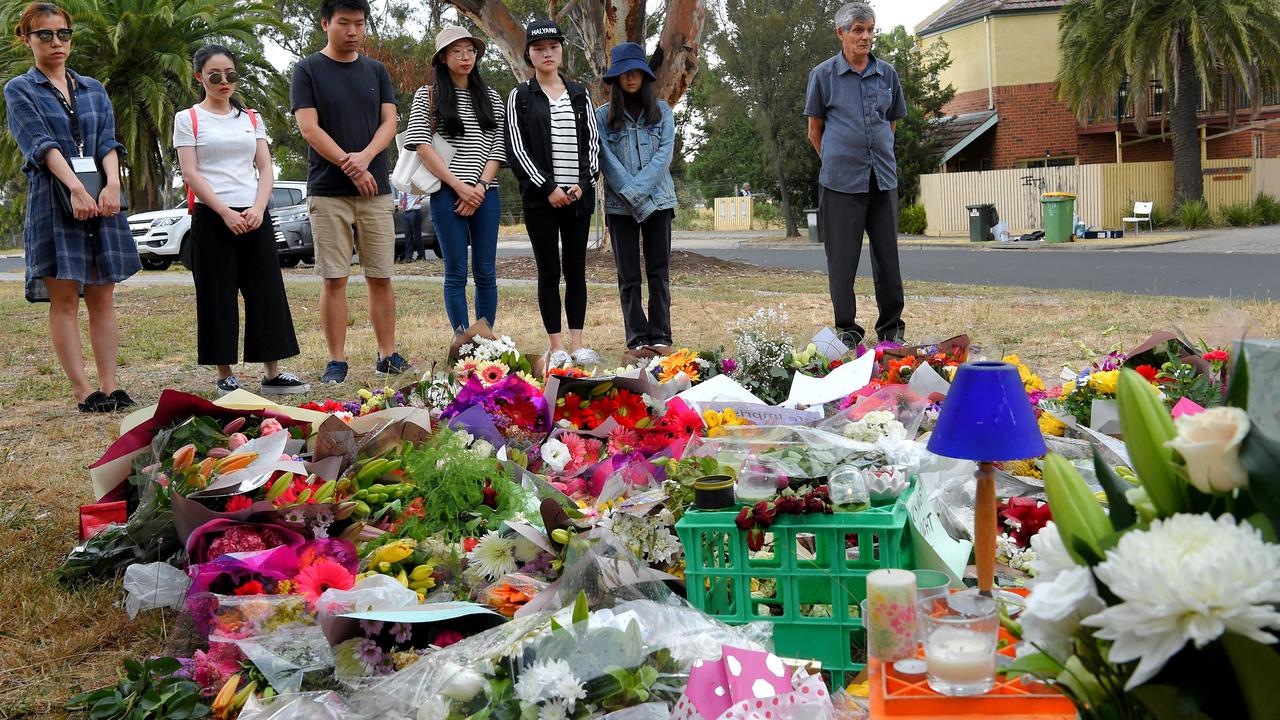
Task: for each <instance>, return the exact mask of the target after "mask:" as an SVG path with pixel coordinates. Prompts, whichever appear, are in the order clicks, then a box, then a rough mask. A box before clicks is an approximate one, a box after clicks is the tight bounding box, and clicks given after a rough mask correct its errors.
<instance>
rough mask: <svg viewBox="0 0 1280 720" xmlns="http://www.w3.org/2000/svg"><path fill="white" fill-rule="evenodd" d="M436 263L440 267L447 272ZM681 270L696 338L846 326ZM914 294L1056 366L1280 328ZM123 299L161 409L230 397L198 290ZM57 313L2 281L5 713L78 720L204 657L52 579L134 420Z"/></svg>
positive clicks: (431, 313)
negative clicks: (61, 355) (51, 318)
mask: <svg viewBox="0 0 1280 720" xmlns="http://www.w3.org/2000/svg"><path fill="white" fill-rule="evenodd" d="M424 267H426V266H419V268H424ZM427 271H429V272H435V273H438V266H433V267H430V268H429V270H427ZM418 272H424V270H421V269H420V270H419V271H418ZM294 274H295V273H290V276H291V277H292V276H293V275H294ZM591 275H592V279H593V281H596V282H599V283H603V284H598V285H593V286H592V288H591V291H590V292H591V305H590V308H589V311H588V323H589V326H588V328H587V337H588V339H589V340H590V342H591V343H593V344H594V345H595V346H596V347H597V348H598V349H600V350H601V351H604V352H607V353H610V354H611V355H612V357H613V358H616V357H618V355H619V354H620V352H621V350H622V349H623V334H622V329H621V321H620V313H619V309H618V303H617V300H616V294H615V293H616V291H615V290H614V289H613V286H612V283H613V282H614V278H613V273H612V261H611V260H610V259H609V258H608V256H604V257H603V258H599V257H598V258H594V259H593V261H592V271H591ZM499 276H500V277H503V278H531V277H532V260H530V259H511V260H504V261H503V266H502V268H500V270H499ZM673 280H674V284H675V285H676V288H675V290H674V292H673V295H674V307H673V315H674V317H675V318H676V340H677V342H678V343H683V344H688V345H691V346H716V345H723V344H726V343H728V341H729V338H728V336H727V333H726V330H725V325H726V323H728V322H729V321H731V320H733V319H735V318H738V317H741V316H744V315H747V314H749V313H750V312H752V311H753V310H754V309H755V308H757V307H760V306H763V305H769V304H775V303H785V304H786V308H787V311H788V312H789V314H790V318H791V321H792V323H793V326H794V333H795V335H796V337H797V338H800V337H808V336H810V335H811V334H812V333H813V332H815V331H816V330H818V329H819V328H820V327H822V325H823V324H824V323H827V322H829V318H830V306H829V303H828V300H827V298H826V296H825V291H826V281H825V277H824V276H822V275H817V274H813V273H803V272H785V271H784V272H773V271H761V270H759V269H754V268H750V267H746V266H741V265H735V264H733V263H724V262H720V261H715V262H712V263H710V264H708V263H702V262H697V261H696V258H690V257H688V256H686V255H681V256H679V257H677V260H676V263H675V267H674V268H673ZM397 288H398V302H399V334H400V346H401V348H402V350H403V352H404V353H405V355H406V356H407V357H409V358H410V359H411V360H412V361H414V362H415V363H416V364H417V366H418V367H419V369H422V370H425V369H427V368H429V367H430V366H431V364H432V361H433V360H435V359H438V358H441V357H442V356H443V354H444V350H445V348H446V346H447V341H448V340H449V339H450V333H449V330H448V324H447V322H446V320H445V318H444V311H443V307H442V303H441V285H440V281H439V279H438V275H437V276H436V277H421V278H414V279H411V280H404V281H402V282H401V283H399V284H398V285H397ZM870 290H871V288H870V287H869V285H868V286H866V287H862V286H861V285H860V287H859V297H862V298H869V297H870ZM907 292H908V294H909V297H908V301H907V314H906V321H907V327H908V329H909V332H910V337H911V338H912V339H919V340H922V341H924V340H929V339H934V340H936V339H943V338H946V337H949V336H951V335H954V334H957V333H960V332H968V333H969V334H970V335H971V336H973V338H974V341H975V342H976V343H978V344H981V345H984V346H986V347H987V348H989V349H998V350H1000V351H1003V352H1017V353H1018V354H1020V355H1021V356H1022V357H1023V358H1024V360H1026V361H1027V362H1029V363H1030V364H1031V365H1032V366H1033V367H1037V368H1039V369H1040V370H1041V372H1042V373H1048V374H1054V375H1056V369H1057V368H1058V367H1060V366H1061V364H1063V363H1068V364H1072V365H1077V364H1079V363H1082V362H1085V361H1087V360H1089V359H1091V358H1092V357H1093V355H1094V353H1096V352H1098V351H1106V350H1110V349H1113V348H1121V347H1128V346H1131V345H1133V344H1135V343H1136V342H1138V341H1140V340H1142V339H1144V338H1145V337H1146V335H1147V334H1148V333H1149V332H1150V331H1152V330H1156V329H1161V328H1166V327H1170V326H1177V327H1179V328H1181V329H1182V330H1184V331H1185V332H1187V333H1188V334H1189V335H1191V336H1193V337H1194V336H1203V337H1205V338H1206V339H1208V340H1211V341H1213V340H1224V339H1226V337H1227V335H1226V332H1225V330H1226V329H1227V328H1230V327H1234V326H1238V325H1239V324H1241V322H1242V321H1244V320H1249V321H1251V322H1252V324H1253V327H1254V332H1255V334H1257V335H1262V336H1268V337H1280V304H1277V303H1257V302H1248V303H1240V304H1238V305H1235V306H1233V307H1229V306H1227V305H1226V304H1225V303H1222V302H1219V301H1211V300H1184V299H1175V298H1157V297H1143V296H1132V295H1121V294H1104V293H1085V292H1060V291H1043V290H1034V289H1016V288H1014V289H1011V288H988V287H972V286H951V285H940V284H924V283H908V285H907ZM289 293H290V299H291V303H292V308H293V317H294V321H295V324H296V326H297V328H298V335H299V340H300V342H301V346H302V348H303V355H302V357H301V358H298V359H295V360H293V361H289V362H288V363H286V365H285V367H286V369H290V370H296V371H298V372H299V374H301V375H304V376H306V377H310V378H314V377H315V376H316V375H317V374H318V372H319V371H320V369H321V368H322V366H323V363H324V361H325V359H326V358H325V357H324V350H323V348H324V340H323V337H322V336H321V333H320V330H319V321H318V317H317V294H318V285H317V284H316V283H314V282H311V281H305V280H303V279H301V278H296V279H294V281H291V282H290V284H289ZM118 299H119V300H118V305H119V311H120V324H121V329H122V342H121V352H120V364H121V366H122V368H121V378H122V382H123V385H124V387H126V388H127V389H128V390H129V391H130V392H131V393H132V394H133V395H134V397H135V398H138V399H139V400H141V401H143V402H148V401H154V400H155V398H156V397H157V396H158V394H159V392H160V390H161V389H163V388H165V387H175V388H180V389H184V390H189V391H193V392H197V393H201V394H206V395H210V396H212V392H211V391H212V389H213V374H212V373H211V372H210V371H209V370H207V369H204V368H200V367H198V366H196V365H195V338H194V329H193V328H194V321H195V318H194V311H193V293H192V290H191V288H189V287H130V288H125V289H122V290H121V291H120V293H119V295H118ZM351 311H352V312H351V318H352V321H351V329H350V333H349V336H348V343H347V344H348V352H349V355H350V358H351V360H352V374H351V378H350V380H349V382H348V383H347V385H346V386H345V387H343V388H341V389H340V391H339V395H338V396H339V397H344V398H350V397H353V396H354V394H355V391H356V389H357V388H358V387H362V386H366V385H373V384H375V378H374V375H373V373H372V365H373V353H374V349H373V348H374V345H373V337H372V332H371V330H370V328H369V325H368V322H367V320H366V316H365V311H366V302H365V298H364V293H363V288H362V286H359V285H352V288H351ZM46 312H47V310H46V309H45V308H44V307H43V306H38V305H28V304H27V303H26V302H25V301H24V300H23V298H22V289H21V286H20V284H18V283H4V284H0V356H2V357H3V359H4V362H3V363H2V364H0V410H2V412H0V572H2V573H3V574H2V575H0V577H3V578H4V583H3V585H2V586H0V588H2V589H0V719H5V718H16V717H32V716H37V715H39V716H45V715H49V714H52V715H59V714H61V711H60V708H61V706H62V703H63V702H64V701H65V699H66V698H67V697H69V696H70V695H72V694H73V693H75V692H77V691H78V690H79V689H81V688H89V687H95V686H98V685H102V684H104V683H106V682H109V681H112V680H113V678H114V675H115V668H116V667H117V665H118V663H119V661H120V659H121V658H122V657H124V656H129V655H133V656H138V655H146V654H151V653H159V652H168V653H178V654H186V653H187V652H189V650H190V648H189V647H184V645H185V644H186V642H187V639H186V635H185V633H184V632H183V630H182V629H181V628H180V627H176V626H175V623H176V622H177V620H178V618H177V617H176V616H175V615H174V614H172V613H167V612H165V613H162V612H151V613H147V614H144V615H142V616H140V617H139V618H138V619H137V620H136V621H131V620H129V619H128V616H127V615H126V614H125V613H124V611H123V610H122V609H120V608H118V607H116V605H117V603H118V602H119V601H120V600H121V591H120V588H119V584H118V583H106V584H103V585H99V586H95V587H87V588H81V589H76V590H68V589H64V588H61V587H59V586H57V585H56V584H55V583H54V582H53V581H52V580H51V573H52V571H53V569H54V568H55V567H56V566H57V564H58V562H59V561H60V559H61V558H62V557H63V556H64V555H65V554H66V551H67V550H68V548H70V547H71V545H73V544H74V543H75V540H76V523H77V519H76V518H77V507H78V506H79V505H80V504H82V503H87V502H91V501H92V499H93V498H92V497H91V496H90V490H89V484H88V480H87V473H86V472H85V467H86V466H87V465H88V464H89V463H91V462H92V461H93V460H95V459H96V458H97V457H98V455H99V454H100V453H101V452H102V451H103V449H104V448H105V447H106V446H107V444H108V443H109V442H110V441H111V440H112V439H113V438H114V436H115V435H116V433H117V425H118V418H112V417H101V416H97V417H94V416H83V415H80V414H78V413H76V412H74V406H73V404H72V402H71V399H70V398H69V397H68V386H67V383H66V380H65V378H64V377H63V376H62V373H61V370H60V369H59V367H58V365H57V362H56V361H55V359H54V357H53V352H52V349H51V348H50V345H49V341H48V336H47V331H46V326H45V322H46ZM872 312H873V306H872V305H871V304H870V303H868V305H866V306H864V308H863V312H862V315H863V317H862V318H861V320H862V322H863V323H864V324H865V325H867V326H871V325H873V324H874V318H873V317H872ZM537 318H538V313H537V307H536V303H535V300H534V288H533V287H532V284H531V283H529V282H527V281H513V282H511V283H507V284H504V285H503V287H502V288H501V300H500V306H499V313H498V329H499V331H501V332H503V333H507V334H510V335H511V336H513V337H514V338H515V339H516V340H517V342H518V343H519V345H520V346H521V347H522V348H525V349H527V350H528V351H532V352H541V351H542V350H543V349H544V347H545V346H544V342H545V338H544V337H543V336H542V333H541V330H540V328H539V325H538V321H537ZM257 371H258V370H257V368H244V369H243V371H242V377H243V378H247V379H250V380H252V379H254V378H255V377H256V373H257ZM247 384H248V386H249V388H250V389H253V387H254V385H253V384H251V383H247ZM323 395H324V393H322V392H317V393H315V394H314V395H313V398H320V397H322V396H323ZM299 401H301V399H300V400H299Z"/></svg>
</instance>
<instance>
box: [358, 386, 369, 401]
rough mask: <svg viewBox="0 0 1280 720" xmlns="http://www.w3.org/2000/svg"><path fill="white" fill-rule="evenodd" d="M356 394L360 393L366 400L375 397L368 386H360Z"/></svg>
mask: <svg viewBox="0 0 1280 720" xmlns="http://www.w3.org/2000/svg"><path fill="white" fill-rule="evenodd" d="M356 395H359V396H360V397H361V398H362V399H364V400H371V399H373V393H371V392H369V390H368V389H367V388H360V389H359V390H358V391H356Z"/></svg>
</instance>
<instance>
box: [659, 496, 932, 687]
mask: <svg viewBox="0 0 1280 720" xmlns="http://www.w3.org/2000/svg"><path fill="white" fill-rule="evenodd" d="M914 492H916V484H915V483H913V484H912V485H911V487H909V488H908V489H907V491H906V492H904V493H903V494H902V495H900V496H899V497H898V498H897V499H896V500H894V501H892V502H891V503H889V504H885V505H881V506H873V507H871V508H869V509H866V510H862V511H860V512H852V513H833V514H831V515H778V518H777V520H776V521H775V522H774V524H773V525H772V526H770V527H769V529H768V530H766V531H765V542H766V544H765V547H764V548H763V549H762V550H761V551H759V552H755V553H752V552H750V551H749V550H748V549H747V533H745V532H743V531H742V530H739V529H738V527H737V525H736V524H734V518H736V517H737V514H738V513H737V510H736V509H735V510H726V511H714V512H709V511H701V510H697V509H696V508H692V509H690V510H689V511H687V512H686V513H685V514H684V517H682V518H681V519H680V522H678V523H676V532H677V533H678V534H679V536H680V542H681V543H682V544H683V545H684V553H685V584H686V587H687V589H688V596H689V602H690V604H692V605H693V606H694V607H696V608H698V609H699V610H701V611H703V612H705V613H707V614H708V615H710V616H712V617H714V618H716V619H717V620H719V621H721V622H723V623H726V624H728V625H743V624H746V623H749V622H759V621H766V622H772V623H773V624H774V630H773V641H774V652H775V653H777V654H778V655H780V656H782V657H790V658H804V659H810V660H817V661H819V662H821V663H822V670H823V672H824V674H825V675H827V676H828V682H829V683H830V685H831V687H832V688H833V689H834V688H837V687H841V686H843V685H844V684H846V683H847V682H848V681H849V680H851V679H852V677H853V676H854V675H856V674H858V673H859V672H861V671H862V669H863V668H864V667H865V666H866V662H867V660H866V656H867V652H866V647H867V644H866V633H865V631H864V629H863V626H862V617H861V615H862V613H861V611H860V608H859V604H860V603H861V602H862V601H863V600H864V599H865V598H866V597H867V574H868V573H870V572H871V571H873V570H879V569H881V568H899V569H911V568H912V567H914V563H913V556H912V552H911V533H910V529H909V527H908V523H909V521H910V518H909V513H908V511H907V506H908V502H909V501H910V499H911V494H912V493H914Z"/></svg>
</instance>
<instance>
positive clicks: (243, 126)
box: [173, 45, 310, 395]
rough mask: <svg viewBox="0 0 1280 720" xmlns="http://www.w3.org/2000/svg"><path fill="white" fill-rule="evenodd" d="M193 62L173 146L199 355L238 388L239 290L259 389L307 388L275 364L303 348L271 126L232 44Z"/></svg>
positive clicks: (226, 387) (222, 382) (225, 389)
mask: <svg viewBox="0 0 1280 720" xmlns="http://www.w3.org/2000/svg"><path fill="white" fill-rule="evenodd" d="M191 65H192V68H193V69H194V70H195V76H196V80H197V81H198V82H199V83H200V103H199V104H198V105H195V106H193V107H191V108H188V109H185V110H182V111H180V112H178V114H177V115H176V116H174V122H173V145H174V147H175V148H176V149H177V151H178V162H179V164H180V165H181V166H182V177H183V179H184V180H186V182H187V188H188V194H187V201H188V203H190V204H189V206H188V207H189V209H190V211H191V213H192V217H191V238H190V240H191V243H192V252H191V260H192V268H193V269H192V272H193V274H194V276H195V285H196V338H197V361H198V362H199V363H200V364H201V365H215V366H217V368H218V379H217V388H218V391H219V392H220V393H222V394H226V393H229V392H232V391H233V390H237V389H239V388H240V383H239V381H238V380H236V376H235V374H234V373H233V372H232V370H231V366H232V365H234V364H236V363H237V362H238V357H239V354H238V352H237V350H238V346H239V341H240V338H239V335H240V315H239V311H238V308H237V304H238V302H237V295H243V296H244V315H245V323H244V361H245V362H247V363H249V362H260V363H262V364H263V366H264V368H265V369H266V374H265V375H263V377H262V385H261V392H262V394H264V395H288V394H293V393H302V392H306V391H307V390H308V389H310V388H309V386H308V385H307V384H306V383H303V382H302V381H301V380H299V379H298V377H297V376H296V375H294V374H293V373H282V372H280V368H279V361H280V360H281V359H283V358H289V357H293V356H295V355H297V354H298V339H297V337H296V336H295V335H294V331H293V318H292V317H291V316H290V314H289V300H288V298H287V297H285V292H284V278H283V277H281V274H280V260H279V257H278V256H277V254H276V237H275V227H274V225H273V224H272V222H271V215H270V214H268V212H267V202H268V201H269V200H270V199H271V185H272V179H273V173H272V168H271V152H270V150H269V149H268V147H267V132H266V128H265V127H263V124H262V118H261V116H259V115H258V114H257V113H255V112H254V111H253V110H247V109H245V107H244V106H243V105H242V104H241V103H240V101H239V100H237V99H236V97H235V96H234V94H233V93H234V91H235V88H236V83H237V82H239V80H240V76H239V73H237V72H236V60H235V56H234V55H233V54H232V53H231V51H230V50H228V49H227V48H225V47H222V46H221V45H206V46H205V47H202V48H200V49H199V50H198V51H196V54H195V57H194V58H193V59H192V62H191Z"/></svg>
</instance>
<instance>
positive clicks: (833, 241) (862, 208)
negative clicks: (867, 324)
mask: <svg viewBox="0 0 1280 720" xmlns="http://www.w3.org/2000/svg"><path fill="white" fill-rule="evenodd" d="M863 232H865V233H866V234H867V236H868V237H869V238H870V239H871V277H872V279H873V280H874V281H875V286H876V305H877V306H878V307H879V309H880V317H879V319H878V320H877V321H876V335H877V336H878V337H879V338H880V339H881V340H898V339H900V338H902V336H903V334H904V333H905V332H906V327H907V326H906V324H905V323H903V322H902V308H903V305H904V300H903V296H902V272H901V270H900V269H899V267H898V191H897V189H896V188H894V189H891V190H881V189H879V187H877V186H876V180H875V175H872V176H871V191H870V192H865V193H842V192H837V191H835V190H832V189H830V188H826V187H822V188H821V189H820V195H819V199H818V233H819V235H820V236H821V237H822V244H823V246H824V247H825V248H826V251H827V281H828V284H829V285H830V289H831V307H832V309H833V310H834V311H835V324H836V331H837V332H841V333H845V334H846V335H853V336H854V338H853V339H855V340H861V339H862V338H863V337H864V336H865V335H866V331H865V330H863V328H862V326H861V325H859V324H858V322H857V320H856V315H857V310H858V304H857V299H856V298H855V297H854V293H853V279H854V277H855V276H856V275H857V274H858V261H859V259H860V258H861V255H862V235H863Z"/></svg>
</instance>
